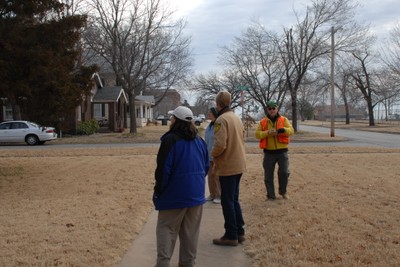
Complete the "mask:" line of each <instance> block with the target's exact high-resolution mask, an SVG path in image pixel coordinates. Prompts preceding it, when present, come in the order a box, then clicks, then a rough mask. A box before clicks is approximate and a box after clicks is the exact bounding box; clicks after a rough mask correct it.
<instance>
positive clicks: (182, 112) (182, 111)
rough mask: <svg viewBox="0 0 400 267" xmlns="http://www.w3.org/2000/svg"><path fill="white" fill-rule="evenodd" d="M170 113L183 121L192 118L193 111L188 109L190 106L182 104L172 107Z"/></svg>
mask: <svg viewBox="0 0 400 267" xmlns="http://www.w3.org/2000/svg"><path fill="white" fill-rule="evenodd" d="M172 115H174V116H175V117H177V118H178V119H180V120H183V121H192V120H193V112H192V111H191V110H190V108H187V107H184V106H179V107H177V108H176V109H174V112H172Z"/></svg>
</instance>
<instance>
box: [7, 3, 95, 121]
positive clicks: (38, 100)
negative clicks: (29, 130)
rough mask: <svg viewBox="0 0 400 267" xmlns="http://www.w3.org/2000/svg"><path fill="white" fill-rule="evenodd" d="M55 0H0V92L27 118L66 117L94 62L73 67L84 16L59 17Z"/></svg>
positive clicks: (86, 84)
mask: <svg viewBox="0 0 400 267" xmlns="http://www.w3.org/2000/svg"><path fill="white" fill-rule="evenodd" d="M64 8H65V6H64V4H62V3H60V2H58V1H57V0H0V69H1V70H2V71H1V72H0V96H1V97H3V98H7V101H9V103H10V104H11V105H12V106H13V107H15V108H13V112H14V119H18V118H19V114H18V108H17V107H20V109H21V112H22V114H24V117H26V118H27V119H30V120H33V121H36V122H39V123H43V124H47V123H53V124H54V123H55V122H56V121H58V120H59V118H63V117H66V116H67V114H68V113H69V112H70V111H71V110H73V109H74V108H75V107H76V106H77V105H78V104H79V103H80V101H81V99H82V96H83V95H85V94H88V93H89V90H90V86H89V84H90V77H91V74H92V73H91V72H92V71H94V70H95V67H94V66H91V67H84V66H80V65H79V57H80V54H81V52H80V49H79V46H78V45H77V44H78V43H79V41H80V31H81V29H82V28H83V27H85V26H86V17H85V16H78V15H73V16H65V13H64Z"/></svg>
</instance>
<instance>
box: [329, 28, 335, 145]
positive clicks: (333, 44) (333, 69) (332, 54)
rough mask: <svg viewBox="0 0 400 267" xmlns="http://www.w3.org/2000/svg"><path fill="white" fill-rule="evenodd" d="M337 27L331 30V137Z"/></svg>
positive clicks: (333, 117) (333, 132)
mask: <svg viewBox="0 0 400 267" xmlns="http://www.w3.org/2000/svg"><path fill="white" fill-rule="evenodd" d="M334 75H335V27H334V26H332V28H331V80H330V85H331V137H335V79H334Z"/></svg>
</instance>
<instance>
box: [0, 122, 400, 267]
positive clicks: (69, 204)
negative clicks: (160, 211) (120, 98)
mask: <svg viewBox="0 0 400 267" xmlns="http://www.w3.org/2000/svg"><path fill="white" fill-rule="evenodd" d="M166 129H167V127H165V126H154V127H150V128H147V129H141V131H143V132H142V133H141V135H138V136H136V137H131V136H129V137H124V135H123V134H122V135H121V134H120V135H114V134H113V135H109V136H92V137H91V138H92V139H95V138H98V139H99V140H100V139H102V138H104V139H103V140H102V141H99V140H97V141H93V140H91V141H88V140H89V139H90V137H87V139H88V140H87V141H86V142H94V143H96V142H101V143H104V142H111V141H112V142H115V140H118V138H121V139H122V140H124V141H126V140H128V141H127V142H139V141H138V139H139V138H141V142H150V141H152V140H153V141H154V139H156V140H158V138H159V136H160V135H161V134H162V133H164V132H165V130H166ZM150 132H151V133H150ZM126 136H128V135H126ZM149 136H153V137H151V138H150V137H149ZM298 136H300V135H298ZM301 136H302V137H303V139H307V136H312V138H313V139H315V137H316V136H315V135H313V134H310V135H309V134H307V133H303V134H302V135H301ZM123 138H126V139H123ZM295 138H298V137H295ZM322 138H325V137H322ZM66 139H67V138H65V139H63V140H60V141H57V142H61V141H62V142H65V140H66ZM69 140H70V142H71V143H74V142H76V143H81V142H82V141H81V140H79V142H78V141H76V140H75V141H73V138H70V139H69ZM156 153H157V148H112V149H100V148H96V149H94V148H93V149H61V148H58V149H52V150H30V149H29V148H27V149H26V150H2V151H1V156H0V203H1V209H0V237H1V238H0V266H1V267H14V266H116V264H117V263H118V262H119V261H120V259H121V257H122V256H123V255H124V253H125V251H126V250H127V249H128V247H129V246H130V244H131V242H132V239H133V238H134V237H135V235H136V234H137V233H138V232H139V231H140V229H141V227H142V225H143V224H144V222H145V220H146V218H147V216H148V214H149V213H150V211H151V210H152V203H151V194H152V186H153V175H154V168H155V157H156ZM399 159H400V150H399V149H377V148H350V147H349V148H343V147H341V148H335V147H308V148H304V147H301V148H300V147H292V148H291V149H290V163H291V179H290V184H289V188H288V190H289V194H290V197H291V198H290V199H289V200H288V201H283V200H276V201H275V202H267V201H265V189H264V185H263V178H262V177H263V170H262V166H261V161H262V153H261V152H260V150H259V149H257V148H254V147H251V148H250V147H248V148H247V164H248V172H247V173H246V174H245V175H244V177H243V181H242V186H241V190H242V192H241V200H242V205H243V210H244V216H245V220H246V224H247V235H248V241H247V242H246V243H245V251H246V253H248V254H249V255H250V256H251V257H252V262H253V267H257V266H284V265H288V266H397V265H398V263H399V262H400V254H399V253H398V251H399V249H400V228H399V222H400V210H399V208H398V207H399V206H400V205H399V204H400V194H399V193H398V191H399V189H400V181H399V179H398V177H400V165H399V164H398V162H399Z"/></svg>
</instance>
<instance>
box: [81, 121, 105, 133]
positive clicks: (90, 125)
mask: <svg viewBox="0 0 400 267" xmlns="http://www.w3.org/2000/svg"><path fill="white" fill-rule="evenodd" d="M99 129H100V126H99V123H98V122H97V121H96V120H95V119H92V120H88V121H82V122H81V123H79V125H78V134H82V135H91V134H94V133H96V132H98V131H99Z"/></svg>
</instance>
